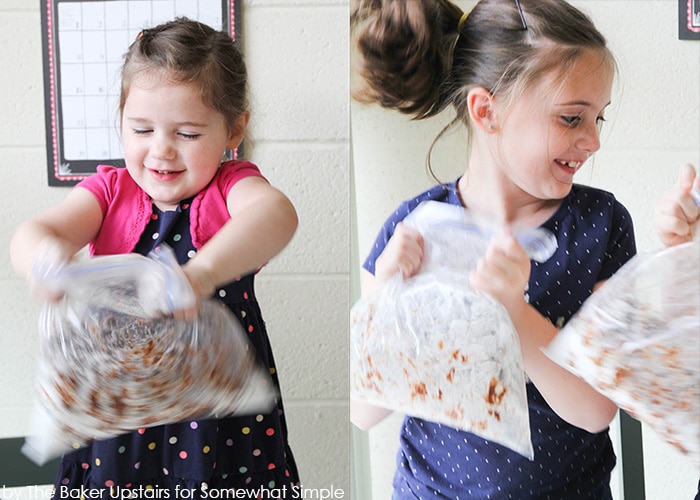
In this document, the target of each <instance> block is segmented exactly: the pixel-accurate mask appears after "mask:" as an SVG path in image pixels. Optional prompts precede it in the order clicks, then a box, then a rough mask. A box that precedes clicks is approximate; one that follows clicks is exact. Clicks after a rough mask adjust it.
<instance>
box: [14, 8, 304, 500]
mask: <svg viewBox="0 0 700 500" xmlns="http://www.w3.org/2000/svg"><path fill="white" fill-rule="evenodd" d="M120 114H121V128H122V135H123V141H124V142H123V144H124V156H125V163H126V169H118V168H114V167H110V166H101V167H99V168H98V172H97V173H96V174H94V175H92V176H90V177H89V178H87V179H86V180H84V181H83V182H81V183H80V184H78V186H77V187H76V188H75V189H73V190H72V191H71V193H70V194H69V195H68V197H67V198H66V199H65V200H64V201H63V202H62V203H60V204H59V205H58V206H57V207H55V208H53V209H50V210H48V211H46V212H44V213H43V214H41V215H39V216H38V217H36V218H34V219H32V220H30V221H28V222H25V223H24V224H22V225H21V226H20V227H19V228H18V229H17V231H16V233H15V235H14V237H13V240H12V244H11V254H12V261H13V265H14V266H15V268H16V269H17V271H18V272H19V273H21V274H22V275H24V276H26V277H27V279H28V280H29V281H30V285H31V286H32V287H33V290H34V291H35V293H36V294H38V295H39V296H43V297H44V298H51V297H50V294H48V293H47V292H45V291H42V290H40V289H39V288H38V287H37V286H35V284H34V282H33V277H32V275H31V265H32V261H33V259H34V257H35V255H37V253H38V252H39V249H40V248H42V247H43V248H45V249H48V252H44V254H48V255H56V256H58V257H56V260H57V261H61V260H62V259H63V260H68V259H70V258H71V257H73V255H74V254H75V253H76V252H78V251H79V250H80V249H81V248H83V247H84V246H85V245H87V244H89V246H90V253H91V254H92V255H104V254H118V253H128V252H137V253H139V254H143V255H146V254H148V253H149V251H150V250H152V249H153V248H155V247H156V246H157V245H160V244H161V243H166V244H168V245H169V246H171V247H172V248H173V249H174V250H175V253H176V254H177V258H178V261H179V263H180V264H181V265H182V269H183V271H184V273H185V275H186V277H187V279H188V280H189V282H190V284H191V286H192V289H193V290H194V292H195V295H196V297H197V298H198V299H204V298H207V297H211V296H214V297H216V298H217V299H219V300H221V302H223V303H224V304H225V305H226V306H227V307H228V308H229V309H230V310H231V311H232V312H233V314H234V315H235V316H236V317H237V318H238V320H239V321H240V322H241V324H242V325H243V328H244V330H245V331H246V332H248V334H249V337H250V340H251V342H252V344H253V345H254V347H255V349H256V352H257V354H258V357H259V359H260V360H261V362H263V363H265V364H266V366H268V367H269V370H270V373H271V374H272V377H273V380H274V382H275V384H276V385H278V381H277V375H276V370H275V364H274V360H273V357H272V351H271V349H270V343H269V340H268V337H267V334H266V331H265V323H264V322H263V319H262V316H261V312H260V309H259V306H258V302H257V300H256V298H255V292H254V289H253V278H254V274H255V272H256V270H258V269H259V268H260V267H261V266H263V265H264V264H265V263H266V262H267V261H268V260H269V259H271V258H272V257H274V256H275V255H277V254H278V253H279V252H280V251H281V250H282V249H283V248H284V247H285V245H287V243H288V242H289V241H290V240H291V238H292V235H293V234H294V231H295V230H296V225H297V218H296V212H295V210H294V208H293V206H292V205H291V203H290V202H289V200H288V199H287V198H286V197H285V196H284V195H283V194H282V193H281V192H280V191H278V190H277V189H275V188H273V187H272V186H270V184H269V183H268V182H267V181H266V180H265V179H264V178H263V177H262V175H261V174H260V171H259V170H258V168H257V167H256V166H255V165H253V164H252V163H249V162H247V161H224V162H223V163H222V158H223V157H224V154H225V153H226V151H227V150H231V149H234V148H236V147H237V146H238V145H239V144H240V143H241V140H242V138H243V137H244V133H245V129H246V126H247V123H248V119H249V112H248V111H247V76H246V68H245V65H244V62H243V58H242V55H241V53H240V52H239V50H238V48H237V47H236V45H234V43H233V41H232V40H231V38H230V37H229V36H228V35H226V34H225V33H222V32H217V31H215V30H213V29H212V28H210V27H208V26H206V25H204V24H200V23H198V22H194V21H190V20H187V19H177V20H175V21H172V22H169V23H165V24H163V25H160V26H157V27H155V28H153V29H147V30H144V31H143V32H141V33H140V34H139V36H138V38H137V39H136V41H134V43H133V44H132V45H131V47H130V48H129V50H128V52H127V54H126V57H125V61H124V65H123V68H122V87H121V100H120ZM47 295H49V296H48V297H46V296H47ZM194 312H195V311H184V312H183V311H178V313H179V314H183V315H193V314H194ZM296 483H298V477H297V470H296V466H295V463H294V458H293V456H292V453H291V450H290V448H289V445H288V443H287V427H286V423H285V416H284V411H283V407H282V402H281V401H278V402H277V407H276V408H275V409H274V410H273V411H272V412H271V413H269V414H266V415H251V416H242V417H234V418H224V419H220V420H200V421H188V422H181V423H173V424H170V425H164V426H160V427H154V428H149V429H139V430H138V431H134V432H132V433H130V434H126V435H121V436H118V437H115V438H113V439H108V440H104V441H98V442H94V443H93V444H91V445H90V446H87V447H84V448H81V449H78V450H76V451H74V452H71V453H68V454H66V455H65V456H64V457H63V460H62V462H61V465H60V469H59V471H58V475H57V477H56V485H55V487H56V496H57V497H58V496H66V495H68V496H71V498H77V497H76V496H75V495H76V494H77V491H80V490H81V489H82V491H85V490H86V489H87V490H90V491H91V492H93V493H94V492H96V491H98V489H101V491H102V492H103V496H105V497H106V496H107V495H108V494H109V487H110V486H112V487H119V488H122V489H123V488H134V489H138V490H140V491H143V490H144V489H145V488H153V489H154V490H156V492H157V493H158V494H159V495H160V496H159V497H158V498H164V495H168V496H169V498H175V493H176V492H177V491H180V492H182V491H186V492H190V494H191V496H193V497H200V496H203V495H204V494H205V492H206V491H207V490H209V491H211V490H213V489H214V490H216V489H221V488H235V489H244V490H254V491H260V489H261V488H267V489H270V490H275V491H282V490H283V489H284V488H285V487H286V488H287V489H289V488H290V487H291V485H294V484H296ZM64 493H65V494H66V495H64Z"/></svg>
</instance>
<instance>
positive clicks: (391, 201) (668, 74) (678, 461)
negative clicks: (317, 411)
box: [351, 0, 700, 500]
mask: <svg viewBox="0 0 700 500" xmlns="http://www.w3.org/2000/svg"><path fill="white" fill-rule="evenodd" d="M457 3H458V4H459V5H460V6H461V7H462V8H463V9H466V8H468V7H471V6H473V5H474V3H475V2H473V1H459V2H457ZM572 3H574V4H575V5H577V6H578V7H580V8H582V9H583V10H585V11H587V12H588V13H589V14H590V15H591V16H592V17H593V19H594V21H595V22H596V24H597V26H598V27H599V29H600V30H601V31H602V32H603V33H604V34H605V35H606V37H607V38H608V40H609V45H610V47H611V48H612V50H613V52H614V53H615V55H616V57H617V59H618V62H619V65H620V78H619V82H618V85H617V86H616V89H615V90H614V97H613V104H612V106H611V107H610V108H609V110H608V112H607V113H606V115H607V116H606V118H607V119H608V122H607V123H606V124H605V126H604V133H603V146H602V150H601V151H600V152H599V153H598V154H597V155H596V159H595V160H594V163H593V167H592V168H591V167H590V166H589V167H588V170H587V171H583V172H581V173H580V174H579V177H578V182H583V183H587V184H591V185H594V186H598V187H601V188H604V189H607V190H609V191H612V192H613V193H615V195H616V196H617V198H618V199H619V200H620V201H621V202H622V203H623V204H625V205H626V206H627V208H628V209H629V210H630V212H631V213H632V216H633V218H634V221H635V228H636V233H637V241H638V246H639V248H640V249H641V250H651V249H654V248H658V247H659V244H658V243H657V240H656V236H655V234H654V232H653V226H652V210H653V204H654V202H655V200H657V199H658V198H659V197H660V195H661V193H662V192H663V191H664V190H665V189H666V188H668V187H670V186H671V185H672V184H673V183H674V182H675V179H676V175H677V171H678V168H679V166H680V164H681V163H683V162H688V161H689V162H692V163H694V164H695V165H696V167H699V168H700V41H679V40H678V35H677V30H678V28H677V26H678V21H677V11H678V7H677V6H678V3H677V0H615V1H611V0H576V1H573V2H572ZM351 115H352V155H353V169H354V182H355V190H356V207H355V209H356V217H357V238H358V243H357V247H358V253H359V256H358V257H357V259H359V260H356V261H355V262H354V263H353V265H355V266H359V265H360V263H361V260H363V259H364V257H365V256H366V254H367V252H368V251H369V249H370V247H371V244H372V242H373V240H374V237H375V236H376V233H377V231H378V230H379V228H380V227H381V224H382V223H383V222H384V220H385V219H386V217H387V216H388V215H389V214H390V213H391V211H392V210H393V209H394V208H395V207H396V206H397V204H398V203H400V202H401V201H402V200H404V199H406V198H408V197H411V196H413V195H415V194H417V193H419V192H421V191H422V190H424V189H426V188H427V187H429V186H430V185H431V181H430V180H429V179H428V177H427V176H426V174H425V173H424V172H425V171H424V167H423V165H424V159H425V155H426V151H427V149H428V146H429V145H430V143H431V142H432V140H433V138H434V137H435V135H436V134H437V132H438V131H439V130H440V129H441V128H442V125H443V124H445V123H446V122H447V121H449V118H450V117H449V116H444V117H442V116H441V117H436V118H435V119H432V120H430V121H428V122H410V120H408V119H406V118H405V117H403V116H401V115H399V114H398V113H395V112H387V111H383V110H381V109H379V108H378V107H372V106H370V107H367V106H362V105H358V104H356V103H353V104H352V105H351ZM462 140H463V137H460V136H459V135H457V136H454V137H451V138H450V139H449V140H447V141H444V142H441V143H439V146H438V147H437V150H436V152H435V158H434V160H433V161H434V165H435V166H436V170H437V173H438V176H439V177H440V178H441V179H442V180H451V179H453V178H456V177H457V176H458V175H460V174H461V173H463V171H464V158H465V156H464V153H463V149H464V147H463V144H462V143H461V142H460V141H462ZM400 420H401V419H400V417H392V418H391V419H390V420H388V421H387V422H383V423H382V424H380V425H379V426H378V427H377V428H374V429H372V430H371V431H370V432H369V433H366V434H365V435H362V436H361V438H363V439H359V441H360V443H363V442H365V443H366V447H367V448H368V449H369V453H368V454H369V460H370V462H369V463H365V464H364V466H363V467H362V469H363V471H364V472H365V473H366V475H367V476H369V477H368V478H366V482H368V483H370V484H371V488H372V490H373V492H374V498H375V500H382V499H386V498H389V495H390V484H391V478H392V476H393V472H394V468H395V466H394V455H395V450H396V447H397V445H398V427H399V424H400ZM614 437H616V433H615V436H614ZM360 452H361V453H362V452H363V450H360ZM644 459H645V483H646V493H647V498H648V499H651V500H661V499H664V500H665V499H669V498H674V499H691V498H693V496H694V492H695V491H696V488H697V481H698V471H697V470H694V468H693V467H692V465H690V463H689V462H688V461H687V460H686V459H685V458H684V457H682V456H681V455H680V454H679V453H677V452H676V450H675V449H673V448H671V447H670V446H669V445H667V444H665V443H663V442H660V441H659V440H658V438H656V436H654V435H653V434H651V432H650V431H649V430H648V429H646V428H645V429H644ZM360 463H362V462H361V461H360ZM618 472H619V468H618ZM619 486H620V484H619V479H618V478H616V479H615V480H614V482H613V488H614V489H615V493H616V495H617V497H618V498H622V497H621V496H620V492H619ZM358 500H359V499H358ZM362 500H365V499H364V498H363V499H362Z"/></svg>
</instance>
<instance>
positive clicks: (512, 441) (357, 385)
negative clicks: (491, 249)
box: [351, 201, 556, 459]
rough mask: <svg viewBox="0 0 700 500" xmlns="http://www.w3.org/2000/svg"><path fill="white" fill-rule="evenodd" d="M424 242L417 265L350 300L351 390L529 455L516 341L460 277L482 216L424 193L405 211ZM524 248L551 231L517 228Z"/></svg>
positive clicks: (550, 244)
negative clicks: (426, 198)
mask: <svg viewBox="0 0 700 500" xmlns="http://www.w3.org/2000/svg"><path fill="white" fill-rule="evenodd" d="M404 223H405V224H406V225H408V226H411V227H414V228H416V229H417V230H418V231H420V233H421V234H422V236H423V239H424V242H425V256H424V260H423V263H422V266H421V271H420V273H419V274H417V275H416V276H414V277H412V278H410V279H407V280H404V279H403V278H402V277H401V275H400V274H397V275H396V276H394V277H393V278H392V279H391V280H389V281H388V282H387V283H386V284H385V286H384V287H383V288H382V289H381V290H379V291H378V292H377V293H375V294H373V295H371V296H368V297H363V298H361V299H360V300H359V301H358V302H357V303H356V304H355V305H354V306H353V308H352V310H351V394H352V397H353V399H356V400H359V401H364V402H366V403H369V404H373V405H376V406H380V407H384V408H388V409H391V410H395V411H400V412H404V413H407V414H410V415H412V416H416V417H419V418H424V419H427V420H431V421H434V422H439V423H443V424H446V425H450V426H452V427H455V428H458V429H462V430H465V431H470V432H473V433H475V434H478V435H480V436H482V437H484V438H486V439H489V440H492V441H494V442H497V443H500V444H502V445H504V446H507V447H509V448H511V449H513V450H514V451H516V452H518V453H520V454H522V455H523V456H525V457H527V458H529V459H532V458H533V456H534V454H533V448H532V441H531V438H530V425H529V415H528V405H527V394H526V390H525V374H524V371H523V366H522V357H521V352H520V342H519V339H518V336H517V333H516V331H515V329H514V327H513V324H512V322H511V320H510V317H509V315H508V313H507V311H506V309H505V308H504V307H503V306H502V305H501V304H500V303H499V302H497V301H496V300H495V299H493V298H492V297H490V296H489V295H486V294H483V293H481V292H478V291H476V290H475V289H473V288H472V287H471V285H470V284H469V271H470V270H472V269H474V268H475V266H476V263H477V262H478V260H479V259H480V258H482V257H483V255H484V254H485V252H486V248H487V246H488V243H489V240H490V238H491V236H493V235H494V234H495V230H493V229H492V228H491V227H490V226H487V225H484V223H483V222H482V221H478V220H477V219H476V218H474V217H473V216H472V215H471V214H470V213H469V212H468V211H466V210H464V209H462V208H460V207H456V206H453V205H449V204H446V203H439V202H432V201H431V202H424V203H422V204H421V205H420V206H419V207H417V208H416V209H415V210H414V211H413V212H412V213H411V214H410V215H409V216H408V217H407V218H406V219H405V220H404ZM514 235H515V237H516V238H517V239H518V240H519V241H520V242H521V245H523V246H524V247H525V248H526V251H528V254H529V255H530V256H531V258H535V259H537V260H539V261H544V260H546V259H548V258H549V257H550V256H551V255H552V254H553V253H554V251H555V250H556V239H555V238H554V236H553V235H552V234H551V233H549V232H548V231H546V230H544V229H536V230H526V231H525V230H524V231H516V232H515V233H514Z"/></svg>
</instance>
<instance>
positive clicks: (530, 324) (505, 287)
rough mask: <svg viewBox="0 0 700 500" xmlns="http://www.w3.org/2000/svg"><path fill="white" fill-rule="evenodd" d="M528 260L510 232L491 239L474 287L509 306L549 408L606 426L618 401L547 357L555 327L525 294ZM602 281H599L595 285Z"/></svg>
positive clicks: (583, 424) (575, 421) (596, 428)
mask: <svg viewBox="0 0 700 500" xmlns="http://www.w3.org/2000/svg"><path fill="white" fill-rule="evenodd" d="M529 277H530V260H529V258H528V256H527V255H526V254H525V251H524V250H523V249H522V248H521V247H520V246H519V245H518V243H517V242H516V241H515V239H514V238H513V237H512V236H508V235H505V236H502V237H500V238H497V239H495V240H494V241H493V243H492V244H491V246H490V247H489V250H488V251H487V254H486V257H485V258H484V259H483V261H482V262H480V264H479V265H478V266H477V269H476V271H475V272H474V273H473V275H472V276H471V282H472V284H473V285H474V287H475V288H478V289H480V290H482V291H484V292H487V293H489V294H491V295H492V296H493V297H495V298H496V299H497V300H499V301H500V302H501V303H502V304H503V305H504V306H505V307H506V309H507V310H508V313H509V314H510V318H511V320H512V321H513V325H514V326H515V329H516V331H517V332H518V335H519V337H520V349H521V351H522V355H523V363H524V367H525V372H526V373H527V375H528V377H529V378H530V380H531V381H532V382H533V383H534V384H535V386H536V387H537V389H538V390H539V391H540V393H541V394H542V396H543V397H544V398H545V400H546V401H547V403H548V404H549V405H550V406H551V407H552V409H553V410H554V411H555V412H556V413H557V414H558V415H559V416H560V417H561V418H563V419H564V420H566V421H567V422H569V423H570V424H572V425H575V426H576V427H580V428H582V429H585V430H587V431H589V432H600V431H603V430H605V429H606V428H607V427H608V425H609V424H610V422H611V421H612V419H613V418H614V417H615V414H616V412H617V407H616V405H615V404H614V403H613V402H612V401H610V400H609V399H608V398H606V397H605V396H603V395H601V394H600V393H599V392H597V391H596V390H595V389H593V388H592V387H591V386H590V385H588V384H587V383H586V382H585V381H584V380H583V379H581V378H579V377H577V376H576V375H574V374H572V373H571V372H569V371H568V370H566V369H564V368H562V367H561V366H559V365H558V364H556V363H554V362H553V361H552V360H550V359H549V358H548V357H547V356H546V355H545V354H544V353H543V352H542V350H541V349H542V348H543V347H545V346H547V345H548V344H549V343H550V342H551V341H552V340H553V339H554V337H555V335H556V334H557V333H558V329H557V328H556V327H555V326H554V325H553V324H552V323H551V322H550V321H549V320H548V319H547V318H545V317H544V316H542V315H541V314H540V313H539V311H537V309H535V308H534V307H533V306H531V305H529V304H526V303H525V300H524V298H523V293H524V290H525V286H526V285H527V283H528V279H529ZM601 284H602V283H598V284H597V285H596V288H598V287H599V286H600V285H601Z"/></svg>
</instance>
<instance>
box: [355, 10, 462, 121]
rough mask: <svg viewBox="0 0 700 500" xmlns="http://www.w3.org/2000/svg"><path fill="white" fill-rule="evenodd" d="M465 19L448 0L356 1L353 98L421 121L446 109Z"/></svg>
mask: <svg viewBox="0 0 700 500" xmlns="http://www.w3.org/2000/svg"><path fill="white" fill-rule="evenodd" d="M461 16H462V11H461V10H460V9H459V8H458V7H456V6H455V5H453V4H452V3H450V2H449V1H446V0H353V5H352V12H351V17H350V23H351V30H352V33H353V41H354V43H355V49H356V52H355V54H354V57H353V62H354V67H355V71H356V72H357V74H358V75H359V77H360V78H361V81H362V83H363V84H362V85H361V86H360V87H359V88H354V89H353V98H355V99H356V100H358V101H360V102H364V103H377V104H379V105H381V106H382V107H385V108H389V109H394V110H398V111H400V112H402V113H405V114H408V115H411V116H412V117H413V118H415V119H422V118H427V117H430V116H433V115H435V114H437V113H439V112H440V111H442V110H443V109H444V108H445V106H446V105H447V104H448V96H447V95H446V93H445V85H444V82H445V80H446V76H447V74H448V73H449V71H450V68H451V66H452V48H453V46H454V43H455V40H456V38H457V26H458V24H459V20H460V18H461Z"/></svg>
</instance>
